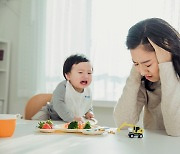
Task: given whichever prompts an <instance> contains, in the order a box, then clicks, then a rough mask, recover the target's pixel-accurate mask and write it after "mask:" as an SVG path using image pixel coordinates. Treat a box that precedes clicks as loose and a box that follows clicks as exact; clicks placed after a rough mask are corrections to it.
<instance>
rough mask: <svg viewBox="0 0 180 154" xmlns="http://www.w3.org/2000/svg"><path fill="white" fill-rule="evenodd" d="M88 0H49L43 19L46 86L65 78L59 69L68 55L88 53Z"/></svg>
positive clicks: (48, 89)
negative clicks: (44, 22) (45, 17)
mask: <svg viewBox="0 0 180 154" xmlns="http://www.w3.org/2000/svg"><path fill="white" fill-rule="evenodd" d="M90 8H91V5H90V1H89V0H48V1H47V20H46V21H47V22H46V26H47V27H46V88H47V91H48V92H52V91H53V90H54V88H55V87H56V86H57V84H58V83H59V82H60V81H62V80H64V77H63V73H62V69H63V63H64V61H65V59H66V58H67V57H68V56H70V55H71V54H75V53H82V54H85V55H86V56H88V57H89V56H90Z"/></svg>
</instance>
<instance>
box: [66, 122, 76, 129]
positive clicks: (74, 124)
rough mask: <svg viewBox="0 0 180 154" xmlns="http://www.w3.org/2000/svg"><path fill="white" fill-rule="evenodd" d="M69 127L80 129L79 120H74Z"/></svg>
mask: <svg viewBox="0 0 180 154" xmlns="http://www.w3.org/2000/svg"><path fill="white" fill-rule="evenodd" d="M68 129H78V122H77V121H72V122H71V123H70V124H69V125H68Z"/></svg>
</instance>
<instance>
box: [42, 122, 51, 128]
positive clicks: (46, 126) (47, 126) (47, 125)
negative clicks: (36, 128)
mask: <svg viewBox="0 0 180 154" xmlns="http://www.w3.org/2000/svg"><path fill="white" fill-rule="evenodd" d="M42 129H52V127H51V126H50V125H49V124H48V123H45V124H44V125H43V126H42Z"/></svg>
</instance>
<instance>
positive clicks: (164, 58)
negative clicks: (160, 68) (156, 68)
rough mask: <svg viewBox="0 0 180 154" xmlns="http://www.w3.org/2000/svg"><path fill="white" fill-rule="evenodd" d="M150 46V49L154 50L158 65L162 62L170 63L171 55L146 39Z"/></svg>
mask: <svg viewBox="0 0 180 154" xmlns="http://www.w3.org/2000/svg"><path fill="white" fill-rule="evenodd" d="M148 40H149V42H150V44H151V45H152V47H153V48H154V50H155V53H156V57H157V60H158V62H159V63H164V62H169V61H171V57H172V55H171V53H170V52H169V51H167V50H165V49H163V48H161V47H160V46H158V45H157V44H155V43H154V42H153V41H151V40H150V39H149V38H148Z"/></svg>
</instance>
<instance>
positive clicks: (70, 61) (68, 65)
mask: <svg viewBox="0 0 180 154" xmlns="http://www.w3.org/2000/svg"><path fill="white" fill-rule="evenodd" d="M81 62H89V59H87V58H86V57H85V55H83V54H74V55H71V56H69V57H68V58H67V59H66V60H65V62H64V65H63V76H64V78H65V79H66V76H65V74H67V73H69V72H70V71H71V69H72V66H73V65H74V64H79V63H81ZM66 80H67V79H66Z"/></svg>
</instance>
